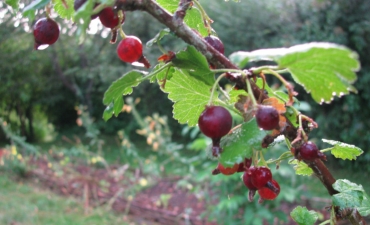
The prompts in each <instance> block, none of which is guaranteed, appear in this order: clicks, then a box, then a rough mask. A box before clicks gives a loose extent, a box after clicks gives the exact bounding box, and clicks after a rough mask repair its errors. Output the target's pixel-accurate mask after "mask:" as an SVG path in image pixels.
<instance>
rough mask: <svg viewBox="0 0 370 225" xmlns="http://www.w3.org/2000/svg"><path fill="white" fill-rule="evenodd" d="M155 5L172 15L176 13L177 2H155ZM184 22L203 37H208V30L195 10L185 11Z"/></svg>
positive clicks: (193, 8)
mask: <svg viewBox="0 0 370 225" xmlns="http://www.w3.org/2000/svg"><path fill="white" fill-rule="evenodd" d="M157 3H158V4H159V5H160V6H162V7H163V8H164V9H166V10H167V11H168V12H170V13H172V14H173V13H175V12H176V10H177V8H178V5H179V1H178V0H157ZM184 22H185V23H186V24H187V25H188V26H189V27H190V28H192V29H195V30H197V31H198V33H200V34H201V35H202V36H203V37H205V36H207V35H208V30H207V29H206V27H205V26H204V22H203V19H202V16H201V14H200V11H199V10H198V9H197V8H195V7H192V8H191V9H189V10H187V11H186V15H185V18H184Z"/></svg>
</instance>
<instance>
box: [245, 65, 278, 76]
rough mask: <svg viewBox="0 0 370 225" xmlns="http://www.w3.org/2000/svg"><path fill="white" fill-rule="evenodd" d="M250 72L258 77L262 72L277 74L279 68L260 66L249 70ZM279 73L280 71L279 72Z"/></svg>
mask: <svg viewBox="0 0 370 225" xmlns="http://www.w3.org/2000/svg"><path fill="white" fill-rule="evenodd" d="M250 70H251V71H252V73H253V74H255V75H259V74H260V73H261V72H262V71H264V70H274V71H276V72H277V71H278V70H279V67H278V66H260V67H256V68H251V69H250ZM279 71H282V70H279Z"/></svg>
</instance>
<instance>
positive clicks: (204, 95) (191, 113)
mask: <svg viewBox="0 0 370 225" xmlns="http://www.w3.org/2000/svg"><path fill="white" fill-rule="evenodd" d="M211 88H212V86H210V85H207V84H205V83H203V82H199V80H198V79H196V78H194V77H193V76H190V75H189V74H188V73H187V71H185V70H180V69H175V71H174V73H173V76H172V78H171V79H170V80H167V83H166V86H165V89H164V91H165V92H167V93H169V95H168V98H169V99H171V100H172V101H173V102H174V103H175V104H174V105H173V116H174V118H175V119H176V120H178V121H179V123H188V125H189V126H194V125H196V124H197V123H198V118H199V116H200V114H201V113H202V111H203V110H204V109H205V106H206V105H207V104H208V102H209V100H210V96H211ZM215 98H216V97H215Z"/></svg>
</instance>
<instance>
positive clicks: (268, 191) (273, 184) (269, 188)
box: [258, 180, 280, 200]
mask: <svg viewBox="0 0 370 225" xmlns="http://www.w3.org/2000/svg"><path fill="white" fill-rule="evenodd" d="M279 193H280V185H279V183H278V182H277V181H276V180H271V181H269V182H268V185H266V186H265V187H262V188H260V189H258V194H259V195H260V197H261V199H262V200H274V199H275V198H276V197H277V196H278V195H279Z"/></svg>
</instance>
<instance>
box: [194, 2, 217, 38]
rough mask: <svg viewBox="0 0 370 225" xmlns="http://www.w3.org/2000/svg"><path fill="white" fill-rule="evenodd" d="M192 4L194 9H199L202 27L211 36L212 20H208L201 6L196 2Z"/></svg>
mask: <svg viewBox="0 0 370 225" xmlns="http://www.w3.org/2000/svg"><path fill="white" fill-rule="evenodd" d="M193 3H194V4H195V5H196V7H197V8H198V9H199V11H200V14H201V15H202V18H203V21H204V26H205V27H206V28H207V31H208V34H211V32H212V27H211V23H213V20H212V19H211V18H209V16H208V15H207V13H206V11H205V10H204V9H203V7H202V5H201V4H200V3H199V2H198V0H194V1H193Z"/></svg>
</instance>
